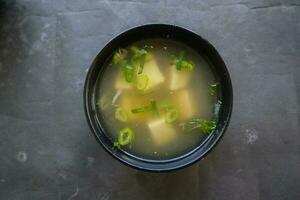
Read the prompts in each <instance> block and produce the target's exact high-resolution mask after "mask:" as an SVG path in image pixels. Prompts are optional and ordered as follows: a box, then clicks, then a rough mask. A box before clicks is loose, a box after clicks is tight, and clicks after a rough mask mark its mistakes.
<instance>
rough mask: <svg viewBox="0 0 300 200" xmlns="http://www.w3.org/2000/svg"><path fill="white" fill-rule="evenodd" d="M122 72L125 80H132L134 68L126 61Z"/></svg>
mask: <svg viewBox="0 0 300 200" xmlns="http://www.w3.org/2000/svg"><path fill="white" fill-rule="evenodd" d="M123 74H124V77H125V80H126V81H127V82H132V80H133V77H134V69H133V67H132V65H130V64H128V63H126V64H125V65H124V66H123Z"/></svg>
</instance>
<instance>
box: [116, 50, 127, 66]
mask: <svg viewBox="0 0 300 200" xmlns="http://www.w3.org/2000/svg"><path fill="white" fill-rule="evenodd" d="M126 56H127V50H126V49H121V48H120V49H119V50H118V51H117V52H115V54H114V56H113V62H114V63H115V64H118V63H120V62H121V61H122V60H124V59H125V58H126Z"/></svg>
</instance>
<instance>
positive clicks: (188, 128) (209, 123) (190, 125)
mask: <svg viewBox="0 0 300 200" xmlns="http://www.w3.org/2000/svg"><path fill="white" fill-rule="evenodd" d="M181 125H182V128H183V131H184V132H186V133H189V132H192V131H194V130H198V129H199V130H200V131H201V132H202V133H205V134H210V133H211V132H213V131H214V130H215V129H216V127H217V124H216V122H215V121H214V120H202V119H192V120H190V121H188V122H186V123H183V124H181Z"/></svg>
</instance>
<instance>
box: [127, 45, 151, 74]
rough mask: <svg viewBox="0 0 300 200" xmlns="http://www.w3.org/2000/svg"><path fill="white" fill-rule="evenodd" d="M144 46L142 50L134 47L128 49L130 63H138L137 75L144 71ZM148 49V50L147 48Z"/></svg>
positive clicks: (145, 52) (145, 51)
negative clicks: (130, 54)
mask: <svg viewBox="0 0 300 200" xmlns="http://www.w3.org/2000/svg"><path fill="white" fill-rule="evenodd" d="M146 47H148V46H145V47H144V48H141V49H139V48H137V47H136V46H132V47H130V50H131V53H132V62H138V63H139V69H138V74H142V73H143V70H144V65H145V62H146V54H147V53H148V51H147V50H146ZM147 49H148V48H147Z"/></svg>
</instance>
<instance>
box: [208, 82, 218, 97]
mask: <svg viewBox="0 0 300 200" xmlns="http://www.w3.org/2000/svg"><path fill="white" fill-rule="evenodd" d="M217 89H218V83H212V84H209V89H208V91H209V94H210V95H211V96H215V95H216V94H217Z"/></svg>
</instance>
